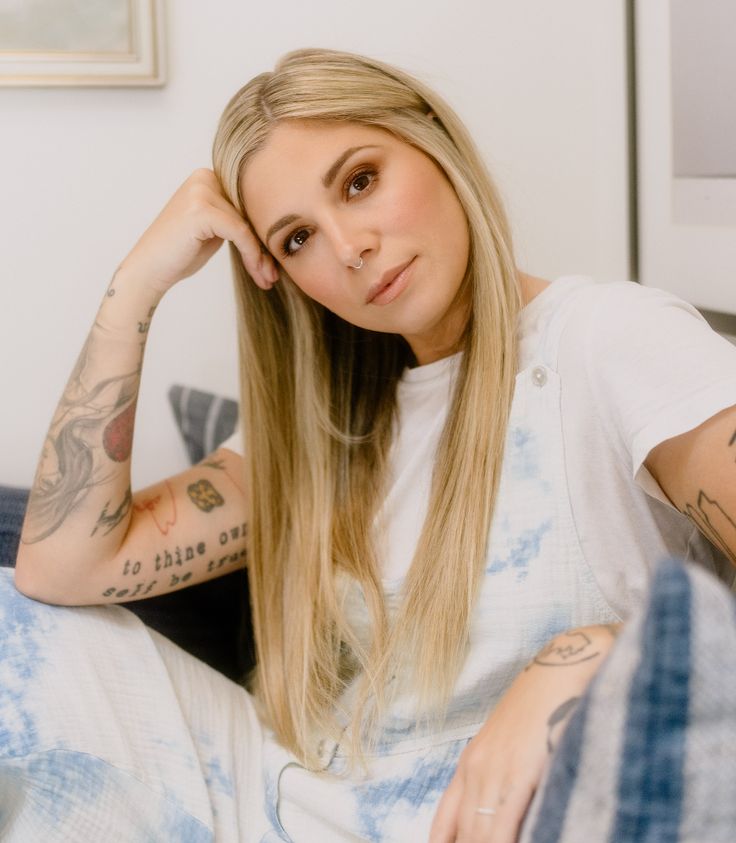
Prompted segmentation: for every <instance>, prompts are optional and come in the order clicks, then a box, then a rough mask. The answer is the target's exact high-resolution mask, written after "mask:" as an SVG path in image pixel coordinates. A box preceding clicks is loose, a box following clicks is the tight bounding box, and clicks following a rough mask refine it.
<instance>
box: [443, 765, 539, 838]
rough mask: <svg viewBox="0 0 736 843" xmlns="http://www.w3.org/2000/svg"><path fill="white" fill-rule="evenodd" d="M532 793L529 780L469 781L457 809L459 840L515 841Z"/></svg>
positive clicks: (532, 789)
mask: <svg viewBox="0 0 736 843" xmlns="http://www.w3.org/2000/svg"><path fill="white" fill-rule="evenodd" d="M533 793H534V788H533V786H532V785H531V784H529V783H523V784H505V785H502V784H499V782H497V781H495V780H494V779H490V780H487V781H483V782H478V781H477V780H470V781H467V782H466V787H465V789H464V791H463V798H462V802H461V805H460V808H459V812H458V832H457V837H456V840H457V843H481V841H482V843H516V840H517V839H518V835H519V830H520V828H521V821H522V819H523V817H524V814H525V812H526V809H527V808H528V807H529V803H530V801H531V798H532V795H533Z"/></svg>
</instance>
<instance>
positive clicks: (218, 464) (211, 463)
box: [200, 458, 244, 495]
mask: <svg viewBox="0 0 736 843" xmlns="http://www.w3.org/2000/svg"><path fill="white" fill-rule="evenodd" d="M200 465H204V466H206V467H207V468H214V469H216V470H217V471H222V472H223V473H224V474H225V476H226V477H227V479H228V480H229V481H230V482H231V483H232V484H233V486H235V488H236V489H237V490H238V491H239V492H240V494H241V495H242V494H244V492H243V487H242V486H241V484H240V483H239V482H238V481H237V480H236V479H235V478H234V477H233V476H232V474H230V472H229V471H228V470H227V468H226V466H225V460H223V459H222V458H221V459H217V460H215V459H205V460H202V462H201V463H200Z"/></svg>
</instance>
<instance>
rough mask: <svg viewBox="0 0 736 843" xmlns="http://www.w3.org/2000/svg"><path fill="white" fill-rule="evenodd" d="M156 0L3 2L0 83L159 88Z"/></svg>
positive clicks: (161, 62)
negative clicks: (150, 86)
mask: <svg viewBox="0 0 736 843" xmlns="http://www.w3.org/2000/svg"><path fill="white" fill-rule="evenodd" d="M163 58H164V56H163V0H95V2H94V3H91V2H88V0H87V1H86V2H85V0H5V2H1V3H0V85H15V86H26V85H37V86H63V85H87V86H94V85H97V86H100V85H101V86H109V85H128V86H135V85H163V84H164V81H165V75H164V60H163Z"/></svg>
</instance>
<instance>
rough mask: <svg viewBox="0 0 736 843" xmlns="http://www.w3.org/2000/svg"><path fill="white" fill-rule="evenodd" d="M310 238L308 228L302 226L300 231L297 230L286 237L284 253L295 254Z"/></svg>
mask: <svg viewBox="0 0 736 843" xmlns="http://www.w3.org/2000/svg"><path fill="white" fill-rule="evenodd" d="M308 239H309V232H308V231H307V229H306V228H300V229H299V230H298V231H295V232H294V233H293V234H290V235H289V236H288V237H287V238H286V240H285V241H284V245H283V253H284V254H285V255H286V256H288V255H293V254H294V252H298V251H299V249H301V247H302V246H303V245H304V244H305V243H306V242H307V240H308Z"/></svg>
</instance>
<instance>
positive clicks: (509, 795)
mask: <svg viewBox="0 0 736 843" xmlns="http://www.w3.org/2000/svg"><path fill="white" fill-rule="evenodd" d="M618 630H619V626H618V625H612V626H589V627H582V628H580V629H574V630H570V631H569V632H564V633H562V634H560V635H557V636H556V637H555V638H553V639H552V640H551V641H550V642H549V644H547V645H546V646H545V647H544V649H542V650H541V651H540V652H539V653H538V654H537V655H536V656H535V657H534V659H533V660H532V661H531V662H530V663H529V664H528V665H527V666H526V668H524V670H523V671H522V672H521V673H520V674H519V675H518V676H517V677H516V679H515V680H514V681H513V683H512V684H511V687H510V688H509V690H508V691H507V692H506V693H505V694H504V696H503V697H502V698H501V701H500V702H499V703H498V705H497V706H496V708H495V709H494V710H493V711H492V712H491V714H490V715H489V717H488V719H487V720H486V722H485V723H484V724H483V726H482V728H481V729H480V731H479V732H478V734H477V735H476V736H475V737H474V738H473V739H472V740H471V741H470V743H469V744H468V746H467V747H466V748H465V750H464V751H463V754H462V755H461V756H460V760H459V762H458V766H457V770H456V772H455V775H454V777H453V779H452V781H451V782H450V784H449V786H448V788H447V790H446V791H445V794H444V795H443V797H442V799H441V800H440V803H439V805H438V807H437V812H436V814H435V817H434V822H433V823H432V830H431V833H430V838H429V839H430V843H475V842H476V841H483V843H514V841H515V840H516V839H517V835H518V832H519V828H520V825H521V821H522V819H523V817H524V814H525V812H526V809H527V808H528V807H529V803H530V802H531V798H532V796H533V795H534V791H535V790H536V788H537V786H538V784H539V781H540V779H541V777H542V772H543V770H544V767H545V764H546V762H547V760H548V758H549V756H550V754H551V753H552V750H553V748H554V746H555V744H556V742H557V737H558V736H559V734H560V733H561V731H562V729H563V727H564V724H565V723H566V722H567V719H568V717H569V716H570V714H571V712H572V710H573V709H574V708H575V704H576V703H577V701H578V699H579V698H580V697H581V696H582V694H583V693H584V692H585V689H586V688H587V687H588V683H589V682H590V680H591V679H592V677H593V676H594V675H595V673H596V671H597V670H598V668H599V667H600V665H601V662H602V661H603V659H604V658H605V657H606V655H607V654H608V651H609V650H610V649H611V646H612V645H613V642H614V639H615V637H616V635H617V633H618Z"/></svg>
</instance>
